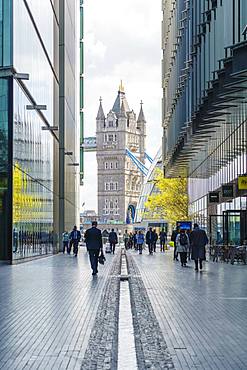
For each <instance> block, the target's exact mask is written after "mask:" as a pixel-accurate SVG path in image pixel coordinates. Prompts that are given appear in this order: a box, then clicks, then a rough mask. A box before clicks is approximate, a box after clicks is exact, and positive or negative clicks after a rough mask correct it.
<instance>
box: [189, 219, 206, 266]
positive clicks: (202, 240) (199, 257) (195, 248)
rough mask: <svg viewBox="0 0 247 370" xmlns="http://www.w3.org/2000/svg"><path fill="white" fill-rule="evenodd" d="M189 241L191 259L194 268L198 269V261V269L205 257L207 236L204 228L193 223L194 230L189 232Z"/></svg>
mask: <svg viewBox="0 0 247 370" xmlns="http://www.w3.org/2000/svg"><path fill="white" fill-rule="evenodd" d="M190 242H191V246H192V255H191V258H192V260H194V261H195V270H196V271H198V262H200V270H201V269H202V261H205V259H206V248H205V247H206V245H207V244H208V237H207V234H206V232H205V231H204V230H202V229H200V228H199V226H198V224H194V230H193V231H192V233H191V234H190Z"/></svg>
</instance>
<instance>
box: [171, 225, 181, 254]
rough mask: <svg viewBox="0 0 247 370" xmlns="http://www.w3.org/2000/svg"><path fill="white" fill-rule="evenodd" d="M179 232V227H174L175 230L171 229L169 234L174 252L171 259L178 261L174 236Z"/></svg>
mask: <svg viewBox="0 0 247 370" xmlns="http://www.w3.org/2000/svg"><path fill="white" fill-rule="evenodd" d="M178 234H179V227H176V230H173V232H172V236H171V242H173V243H174V254H173V260H174V261H175V260H176V261H178V253H177V246H176V238H177V235H178Z"/></svg>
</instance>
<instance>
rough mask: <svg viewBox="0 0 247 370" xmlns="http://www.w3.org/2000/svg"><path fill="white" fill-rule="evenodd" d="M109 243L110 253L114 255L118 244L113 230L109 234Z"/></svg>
mask: <svg viewBox="0 0 247 370" xmlns="http://www.w3.org/2000/svg"><path fill="white" fill-rule="evenodd" d="M109 243H110V248H111V253H113V254H114V253H115V247H116V244H117V243H118V237H117V233H116V232H115V231H114V229H112V230H111V232H110V234H109Z"/></svg>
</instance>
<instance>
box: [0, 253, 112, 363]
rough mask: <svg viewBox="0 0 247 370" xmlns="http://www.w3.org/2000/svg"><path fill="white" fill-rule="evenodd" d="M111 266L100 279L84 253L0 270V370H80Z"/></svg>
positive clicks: (102, 268) (102, 269) (109, 260)
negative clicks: (93, 272)
mask: <svg viewBox="0 0 247 370" xmlns="http://www.w3.org/2000/svg"><path fill="white" fill-rule="evenodd" d="M113 260H114V257H113V256H112V255H107V263H106V264H105V265H104V266H101V265H100V266H99V274H98V276H97V277H92V275H91V269H90V266H89V261H88V254H87V252H86V250H85V248H81V250H80V253H79V256H78V258H75V257H73V256H68V255H57V256H53V257H48V258H45V259H41V260H35V261H31V262H27V263H23V264H18V265H13V266H3V265H2V266H0V317H1V320H0V369H4V370H7V369H11V370H14V369H17V370H22V369H41V370H44V369H45V370H48V369H80V368H81V364H82V362H83V358H84V354H85V351H86V348H87V344H88V340H89V337H90V334H91V329H92V327H93V324H94V321H95V316H96V313H97V309H98V305H99V302H100V298H101V295H102V293H103V291H104V288H105V284H106V281H107V278H108V276H109V273H110V271H111V268H112V266H113V263H114V262H113Z"/></svg>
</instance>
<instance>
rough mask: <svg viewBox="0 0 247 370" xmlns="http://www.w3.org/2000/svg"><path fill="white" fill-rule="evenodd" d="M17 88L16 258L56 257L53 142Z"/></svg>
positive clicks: (14, 217) (14, 178) (15, 86)
mask: <svg viewBox="0 0 247 370" xmlns="http://www.w3.org/2000/svg"><path fill="white" fill-rule="evenodd" d="M27 104H28V100H27V98H26V97H25V95H24V93H23V92H22V90H21V88H20V87H19V85H18V84H17V83H15V84H14V133H13V258H14V259H17V258H26V257H30V256H34V255H41V254H49V253H53V242H55V241H54V235H53V164H52V159H53V138H52V135H51V134H50V133H49V132H48V131H42V126H43V125H44V124H43V122H42V121H41V119H40V117H39V116H38V114H37V112H36V111H27V110H26V105H27Z"/></svg>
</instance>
